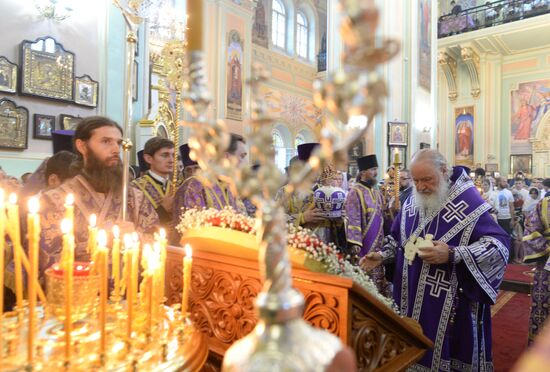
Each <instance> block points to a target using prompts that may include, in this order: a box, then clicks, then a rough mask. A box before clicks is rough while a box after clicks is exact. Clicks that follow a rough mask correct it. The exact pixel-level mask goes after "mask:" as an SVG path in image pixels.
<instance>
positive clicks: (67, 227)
mask: <svg viewBox="0 0 550 372" xmlns="http://www.w3.org/2000/svg"><path fill="white" fill-rule="evenodd" d="M72 227H73V224H72V223H71V220H69V219H68V218H64V219H63V220H62V221H61V232H62V233H63V234H68V233H69V232H70V231H71V229H72Z"/></svg>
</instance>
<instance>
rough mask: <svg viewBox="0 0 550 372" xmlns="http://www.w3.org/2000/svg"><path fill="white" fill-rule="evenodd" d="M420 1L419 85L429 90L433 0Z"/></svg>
mask: <svg viewBox="0 0 550 372" xmlns="http://www.w3.org/2000/svg"><path fill="white" fill-rule="evenodd" d="M418 3H419V5H420V8H419V13H418V17H419V19H420V27H419V29H418V44H419V45H418V85H420V86H421V87H422V88H424V89H426V90H427V91H428V92H429V91H430V90H431V79H432V33H431V29H432V17H431V15H432V1H431V0H420V1H419V2H418Z"/></svg>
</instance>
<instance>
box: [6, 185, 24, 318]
mask: <svg viewBox="0 0 550 372" xmlns="http://www.w3.org/2000/svg"><path fill="white" fill-rule="evenodd" d="M7 226H8V230H9V235H10V238H11V241H12V244H13V261H14V265H15V303H16V305H17V309H18V310H19V311H22V310H23V272H22V268H21V254H22V253H23V251H22V249H20V247H21V235H20V234H21V232H20V229H19V206H18V205H17V195H16V194H15V193H11V194H10V196H9V203H8V225H7Z"/></svg>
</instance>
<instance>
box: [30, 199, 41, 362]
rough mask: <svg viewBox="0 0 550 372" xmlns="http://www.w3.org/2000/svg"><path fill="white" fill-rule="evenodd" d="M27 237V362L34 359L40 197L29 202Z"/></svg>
mask: <svg viewBox="0 0 550 372" xmlns="http://www.w3.org/2000/svg"><path fill="white" fill-rule="evenodd" d="M28 207H29V214H28V216H27V233H28V235H27V238H28V242H29V261H30V270H29V273H28V275H29V329H28V333H27V362H29V363H32V362H33V359H34V333H35V325H36V319H35V310H36V309H35V307H36V279H37V278H38V243H39V241H40V216H39V215H38V208H39V204H38V199H37V198H35V197H32V198H30V199H29V202H28Z"/></svg>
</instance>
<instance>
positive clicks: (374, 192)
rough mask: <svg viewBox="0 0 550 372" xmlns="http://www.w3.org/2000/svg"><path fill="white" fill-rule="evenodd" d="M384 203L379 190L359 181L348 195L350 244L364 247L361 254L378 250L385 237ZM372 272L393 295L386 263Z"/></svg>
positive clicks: (385, 292) (384, 290)
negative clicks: (385, 270) (387, 277)
mask: <svg viewBox="0 0 550 372" xmlns="http://www.w3.org/2000/svg"><path fill="white" fill-rule="evenodd" d="M383 209H384V203H383V199H382V194H381V192H380V190H378V189H375V188H372V187H368V186H366V185H364V184H363V183H361V182H359V183H357V184H355V186H353V187H352V188H351V189H350V190H349V192H348V195H347V197H346V203H345V210H346V216H347V218H348V223H347V226H346V237H347V241H348V244H353V245H358V246H360V247H361V250H360V252H359V257H363V256H364V255H366V254H367V253H369V252H379V251H380V250H381V249H382V241H383V239H384V213H383ZM369 276H371V278H372V279H373V280H374V282H375V284H376V287H377V288H378V290H379V291H380V293H381V294H383V295H384V296H388V297H389V296H391V286H390V283H388V282H387V281H386V279H385V277H384V267H383V266H379V267H376V268H375V269H373V270H371V271H370V273H369Z"/></svg>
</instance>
